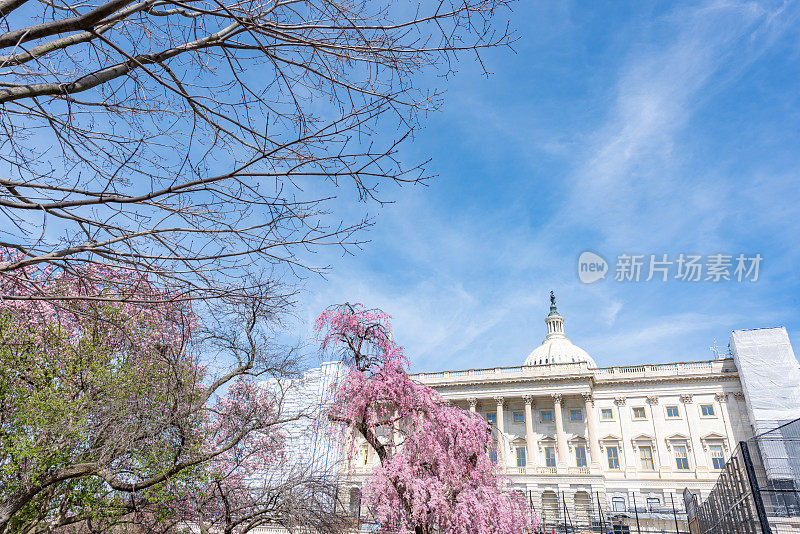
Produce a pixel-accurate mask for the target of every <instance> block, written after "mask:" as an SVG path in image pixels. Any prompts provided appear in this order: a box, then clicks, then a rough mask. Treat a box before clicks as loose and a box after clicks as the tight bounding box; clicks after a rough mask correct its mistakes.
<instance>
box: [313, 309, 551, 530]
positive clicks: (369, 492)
mask: <svg viewBox="0 0 800 534" xmlns="http://www.w3.org/2000/svg"><path fill="white" fill-rule="evenodd" d="M315 328H316V332H317V339H318V341H319V343H320V347H321V350H323V351H329V352H334V353H336V354H337V355H339V356H340V357H342V358H343V360H344V361H345V362H346V363H348V364H350V371H349V373H348V375H347V376H346V377H345V379H344V380H343V381H342V382H340V383H339V385H338V386H337V389H336V392H335V396H334V402H333V403H332V404H331V406H330V407H329V408H328V409H327V411H326V414H325V415H326V416H327V417H329V418H330V419H332V420H334V421H339V422H341V423H342V424H343V426H344V429H345V430H344V432H343V434H342V439H343V440H344V442H345V443H346V444H348V445H349V446H348V447H346V448H345V450H346V451H347V454H348V457H349V458H350V459H352V457H353V455H354V447H353V442H354V439H355V438H361V439H364V440H365V441H366V442H367V443H368V444H369V446H371V447H372V448H373V449H374V450H375V452H376V453H377V456H378V458H379V459H380V466H378V467H377V468H376V469H375V471H374V472H373V473H372V474H371V475H370V476H369V478H368V479H367V480H366V482H365V487H364V492H363V501H364V503H365V505H366V507H367V508H368V509H369V510H370V511H371V513H372V515H373V517H374V519H375V521H376V522H377V523H379V524H380V525H381V532H386V533H388V532H400V533H402V534H410V533H414V534H428V533H430V532H434V531H435V532H442V533H448V534H450V533H452V534H522V533H525V532H530V531H532V530H533V529H534V528H536V527H537V525H538V520H537V519H536V517H535V516H534V514H533V512H532V510H531V509H530V507H529V506H528V505H527V503H526V501H525V499H524V498H523V496H522V494H521V493H519V492H515V491H513V490H512V488H511V484H510V481H509V480H508V478H506V477H504V476H502V475H501V474H500V473H499V472H498V470H497V467H496V466H495V465H494V464H493V463H492V462H491V460H490V459H489V456H488V454H487V451H488V449H489V448H490V447H491V440H492V437H491V433H490V428H489V426H488V425H487V423H486V422H485V421H483V420H482V419H481V418H480V417H479V416H478V415H476V414H474V413H471V412H469V411H466V410H463V409H461V408H459V407H457V406H454V405H452V404H450V403H448V402H447V401H446V400H445V399H443V398H442V397H441V395H440V394H439V393H438V392H437V391H435V390H433V389H431V388H428V387H426V386H423V385H420V384H417V383H416V382H414V381H413V380H411V378H410V377H409V376H408V373H407V371H406V369H407V367H408V361H407V359H406V357H405V355H404V354H403V349H402V348H401V347H399V346H398V345H396V344H395V343H394V341H393V339H392V336H391V321H390V317H389V316H388V315H387V314H385V313H384V312H382V311H380V310H370V309H366V308H365V307H364V306H363V305H361V304H344V305H341V306H334V307H331V308H328V309H327V310H325V311H324V312H323V313H322V314H321V315H320V317H319V319H318V320H317V322H316V325H315Z"/></svg>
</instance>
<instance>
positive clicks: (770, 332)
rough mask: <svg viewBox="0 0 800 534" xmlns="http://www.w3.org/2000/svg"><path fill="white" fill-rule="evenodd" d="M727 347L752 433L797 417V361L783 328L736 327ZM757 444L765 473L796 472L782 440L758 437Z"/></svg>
mask: <svg viewBox="0 0 800 534" xmlns="http://www.w3.org/2000/svg"><path fill="white" fill-rule="evenodd" d="M730 347H731V353H732V355H733V359H734V362H735V363H736V367H737V369H738V370H739V378H740V380H741V383H742V390H743V391H744V396H745V403H746V404H747V411H748V415H749V416H750V421H751V422H752V423H753V432H754V433H755V435H756V436H758V435H760V434H763V433H765V432H768V431H770V430H772V429H774V428H776V427H778V426H780V425H782V424H784V423H787V422H789V421H792V420H794V419H797V418H800V363H798V361H797V358H796V357H795V354H794V350H793V349H792V345H791V343H790V342H789V335H788V334H787V333H786V328H784V327H780V328H762V329H758V330H735V331H734V332H733V333H732V334H731V339H730ZM762 441H763V443H762ZM759 448H760V449H762V450H761V451H760V452H761V456H762V459H763V462H764V468H765V469H766V472H767V476H768V477H770V478H795V477H796V476H797V473H795V471H796V470H797V466H795V465H793V464H794V463H795V462H793V461H791V460H790V459H789V458H790V457H791V456H792V455H790V454H789V453H788V451H787V450H785V443H784V442H782V441H775V440H770V441H767V440H759ZM765 448H766V449H771V450H764V449H765ZM776 448H778V449H781V450H772V449H776Z"/></svg>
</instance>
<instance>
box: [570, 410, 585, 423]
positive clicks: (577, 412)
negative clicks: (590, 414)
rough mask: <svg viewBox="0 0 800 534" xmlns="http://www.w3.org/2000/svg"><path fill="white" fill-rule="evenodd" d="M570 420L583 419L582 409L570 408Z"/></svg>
mask: <svg viewBox="0 0 800 534" xmlns="http://www.w3.org/2000/svg"><path fill="white" fill-rule="evenodd" d="M569 420H570V421H583V413H582V412H581V411H580V410H570V411H569Z"/></svg>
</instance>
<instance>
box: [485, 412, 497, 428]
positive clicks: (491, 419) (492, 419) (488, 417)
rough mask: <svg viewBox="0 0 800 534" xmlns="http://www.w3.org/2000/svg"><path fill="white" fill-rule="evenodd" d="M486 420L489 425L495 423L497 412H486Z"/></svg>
mask: <svg viewBox="0 0 800 534" xmlns="http://www.w3.org/2000/svg"><path fill="white" fill-rule="evenodd" d="M486 421H487V422H488V423H489V424H490V425H496V424H497V414H496V413H487V414H486Z"/></svg>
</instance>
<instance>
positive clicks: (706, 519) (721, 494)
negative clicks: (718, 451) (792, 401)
mask: <svg viewBox="0 0 800 534" xmlns="http://www.w3.org/2000/svg"><path fill="white" fill-rule="evenodd" d="M687 508H688V509H689V524H690V528H691V530H692V532H693V533H694V534H717V533H725V534H727V533H731V534H740V533H741V534H788V533H793V534H797V533H798V532H800V419H796V420H794V421H790V422H788V423H785V424H782V425H777V426H776V427H775V428H774V429H773V430H770V431H768V432H764V433H763V434H759V435H758V436H756V437H754V438H752V439H749V440H747V441H742V442H740V443H739V445H738V446H737V447H736V449H735V450H734V452H733V453H732V454H731V457H730V458H729V459H728V461H727V463H726V464H725V469H723V471H722V473H721V474H720V477H719V479H718V481H717V483H716V485H715V486H714V489H713V490H712V491H711V493H710V494H709V496H708V497H707V498H706V499H705V501H703V503H702V504H698V503H696V501H695V503H694V504H693V505H689V506H687ZM693 508H696V509H693Z"/></svg>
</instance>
